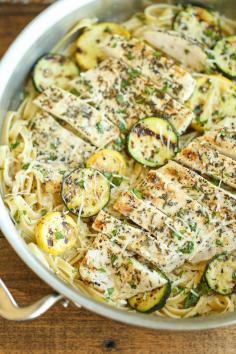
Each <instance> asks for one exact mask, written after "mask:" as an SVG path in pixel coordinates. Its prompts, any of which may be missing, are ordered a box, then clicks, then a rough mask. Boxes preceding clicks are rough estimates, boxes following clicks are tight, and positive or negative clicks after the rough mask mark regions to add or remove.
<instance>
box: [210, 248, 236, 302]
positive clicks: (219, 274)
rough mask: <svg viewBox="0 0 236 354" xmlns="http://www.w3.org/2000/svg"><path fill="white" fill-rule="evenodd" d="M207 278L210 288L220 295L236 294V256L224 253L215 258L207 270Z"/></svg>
mask: <svg viewBox="0 0 236 354" xmlns="http://www.w3.org/2000/svg"><path fill="white" fill-rule="evenodd" d="M205 278H206V281H207V283H208V285H209V287H210V288H211V289H212V290H213V291H215V292H216V293H218V294H221V295H230V294H232V293H234V292H236V255H235V254H234V253H232V254H225V253H223V254H220V255H218V256H216V257H215V258H213V259H212V260H211V261H210V262H209V264H208V266H207V268H206V272H205Z"/></svg>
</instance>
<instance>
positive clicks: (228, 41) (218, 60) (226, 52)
mask: <svg viewBox="0 0 236 354" xmlns="http://www.w3.org/2000/svg"><path fill="white" fill-rule="evenodd" d="M213 51H214V60H215V64H216V65H217V67H218V68H219V69H220V70H221V71H222V72H223V73H224V74H225V75H226V76H228V77H230V78H232V79H235V78H236V36H231V37H226V38H223V39H221V40H220V41H219V42H218V43H217V44H216V46H215V48H214V50H213Z"/></svg>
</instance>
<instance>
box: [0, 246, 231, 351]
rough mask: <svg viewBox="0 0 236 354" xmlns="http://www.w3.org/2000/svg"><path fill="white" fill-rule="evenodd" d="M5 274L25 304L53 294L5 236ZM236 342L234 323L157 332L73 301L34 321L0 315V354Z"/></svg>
mask: <svg viewBox="0 0 236 354" xmlns="http://www.w3.org/2000/svg"><path fill="white" fill-rule="evenodd" d="M0 275H1V277H2V278H3V280H4V281H5V282H6V284H7V285H8V286H9V288H10V290H11V291H12V293H13V295H14V296H15V298H16V299H17V301H18V302H19V303H20V304H25V305H26V304H29V303H31V302H32V301H35V300H37V299H39V298H40V297H41V296H43V295H45V294H47V293H50V288H49V287H48V286H47V285H45V284H44V283H43V282H41V281H40V280H39V279H38V278H37V276H36V275H34V274H33V273H32V272H31V271H30V270H29V269H28V268H27V267H26V266H25V265H24V263H23V262H22V261H21V260H20V259H19V258H18V257H17V255H16V254H15V253H14V251H13V250H12V249H11V248H10V246H9V245H8V243H7V241H6V240H4V239H1V240H0ZM8 333H9V335H7V334H8ZM235 345H236V331H235V327H231V328H227V329H220V330H219V329H218V330H212V331H205V332H193V333H184V332H181V333H170V332H167V331H163V332H161V331H158V332H157V331H153V330H147V329H142V328H137V327H130V326H127V325H123V324H121V323H118V322H115V321H111V320H108V319H105V318H102V317H100V316H97V315H94V314H92V313H90V312H88V311H87V310H84V309H78V308H76V307H74V306H73V305H70V306H69V307H68V308H64V307H63V306H62V305H61V304H57V305H55V307H54V308H53V309H51V310H50V311H48V313H46V314H45V315H44V316H42V317H41V318H39V319H37V320H34V321H32V322H24V323H17V322H8V321H5V320H3V319H0V353H13V352H14V353H22V354H23V353H24V354H27V353H35V354H37V353H42V354H45V353H48V354H50V353H75V352H76V353H85V354H89V353H91V354H92V353H93V354H94V353H106V352H110V351H111V352H117V353H135V354H139V353H140V354H142V353H157V352H158V353H159V354H176V353H182V354H191V353H194V354H198V353H199V354H205V353H208V354H213V353H214V354H222V353H227V354H233V353H235Z"/></svg>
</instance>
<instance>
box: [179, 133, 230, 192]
mask: <svg viewBox="0 0 236 354" xmlns="http://www.w3.org/2000/svg"><path fill="white" fill-rule="evenodd" d="M175 160H176V161H177V162H179V163H181V164H183V165H185V166H187V167H190V168H192V169H194V170H196V171H199V172H200V173H202V174H206V175H208V176H209V177H213V178H214V179H217V180H220V181H222V182H223V183H225V184H226V185H228V186H230V187H233V188H236V161H234V160H232V159H231V158H230V157H227V156H224V155H222V154H220V153H219V152H218V151H215V150H214V149H212V148H211V146H210V145H207V144H205V143H204V142H202V141H201V140H199V139H195V140H194V141H193V142H191V143H190V144H189V145H188V146H187V147H186V148H184V149H183V150H182V151H181V152H180V153H179V154H178V155H177V156H176V157H175Z"/></svg>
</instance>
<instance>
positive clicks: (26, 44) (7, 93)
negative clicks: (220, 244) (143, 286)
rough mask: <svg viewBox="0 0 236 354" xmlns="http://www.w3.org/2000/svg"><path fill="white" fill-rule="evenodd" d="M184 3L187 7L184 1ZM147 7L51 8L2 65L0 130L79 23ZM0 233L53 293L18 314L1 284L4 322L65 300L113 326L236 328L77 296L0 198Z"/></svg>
mask: <svg viewBox="0 0 236 354" xmlns="http://www.w3.org/2000/svg"><path fill="white" fill-rule="evenodd" d="M156 2H158V1H156ZM159 2H169V3H171V1H164V0H162V1H159ZM176 2H178V1H175V3H176ZM180 2H181V1H179V3H180ZM183 2H184V3H187V2H188V1H182V3H183ZM150 3H152V1H145V0H129V1H127V0H79V1H78V0H60V1H57V2H56V3H55V4H54V5H52V6H50V7H49V8H48V9H47V10H46V11H44V12H43V13H42V14H41V15H40V16H38V17H37V18H36V19H35V20H34V21H32V22H31V24H30V25H28V26H27V27H26V28H25V30H24V31H23V32H22V33H21V34H20V35H19V36H18V37H17V39H16V40H15V41H14V43H13V44H12V45H11V47H10V48H9V50H8V51H7V53H6V54H5V56H4V57H3V59H2V61H1V64H0V78H1V84H0V125H1V126H2V123H3V118H4V115H5V113H6V111H7V110H9V109H14V108H16V106H17V104H18V103H19V96H20V92H21V90H22V87H23V84H24V81H25V79H26V77H27V74H28V73H29V72H30V70H31V68H32V66H33V64H34V62H35V61H36V60H37V59H38V58H39V57H40V56H41V55H42V54H44V53H45V52H47V51H49V50H50V49H51V48H52V47H53V46H54V45H55V43H56V42H58V40H59V39H60V38H61V37H62V36H63V34H64V33H65V32H66V31H67V30H68V29H69V28H70V27H71V26H72V25H73V24H74V23H76V21H78V20H79V19H81V18H83V17H94V16H95V17H98V18H99V19H101V20H104V19H106V20H116V21H120V20H124V19H126V18H128V17H129V16H130V15H131V14H132V13H133V12H135V11H138V10H140V9H141V8H143V7H144V6H145V5H147V4H150ZM195 3H196V1H195ZM204 4H205V5H210V6H214V7H215V8H216V9H217V10H219V11H221V12H222V13H224V14H226V15H227V16H229V17H231V18H235V19H236V3H235V0H224V1H223V0H208V1H206V0H205V1H204ZM0 228H1V229H2V232H3V233H4V235H5V236H6V238H7V240H8V241H9V243H10V244H11V246H12V247H13V249H14V250H15V251H16V253H17V254H18V255H19V257H20V258H22V260H23V261H24V262H25V263H26V264H27V265H28V267H30V268H31V269H32V270H33V271H34V272H35V273H36V274H37V275H38V276H39V277H40V278H41V279H42V280H44V281H45V282H46V283H48V284H49V285H50V286H51V287H52V289H54V290H55V292H54V293H52V294H51V295H49V296H47V297H45V298H43V299H41V300H40V301H38V302H37V303H35V304H33V305H30V306H28V307H25V308H19V307H18V306H17V304H16V302H15V301H14V299H13V298H12V297H11V295H10V293H9V292H8V290H7V288H6V286H5V285H4V283H3V282H2V281H0V315H1V316H3V317H5V318H7V319H10V320H18V321H20V320H27V319H33V318H35V317H37V316H39V315H41V314H42V313H43V312H45V311H46V310H47V309H48V308H49V307H51V306H52V305H53V304H54V303H55V302H57V301H59V300H62V299H68V300H70V301H72V302H73V303H75V304H76V305H78V306H82V307H84V308H86V309H88V310H90V311H93V312H96V313H98V314H100V315H103V316H106V317H109V318H112V319H114V320H117V321H121V322H124V323H128V324H132V325H137V326H143V327H148V328H154V329H168V330H200V329H207V328H215V327H222V326H227V325H230V324H236V312H235V313H228V314H225V315H217V316H210V317H199V318H191V319H182V320H179V319H178V320H175V319H169V318H160V317H157V316H155V315H142V314H138V313H134V312H128V311H121V310H118V309H116V308H113V307H110V306H108V305H106V304H103V303H100V302H97V301H96V300H94V299H92V298H90V297H88V296H86V295H84V294H83V293H82V292H80V291H79V290H75V289H74V288H72V287H71V286H69V285H66V284H65V283H64V282H62V281H61V280H60V279H58V278H57V277H56V276H55V274H53V273H52V272H50V271H49V270H48V269H46V268H45V267H44V266H43V265H42V264H41V263H39V262H38V261H37V260H36V259H35V257H34V256H33V255H32V254H31V253H30V251H29V250H28V248H27V246H26V244H25V243H24V241H23V240H22V239H21V238H20V237H19V235H18V233H17V231H16V229H15V226H14V224H13V222H12V221H11V219H10V217H9V214H8V211H7V209H6V207H5V205H4V203H3V200H2V198H0ZM0 252H1V250H0Z"/></svg>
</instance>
